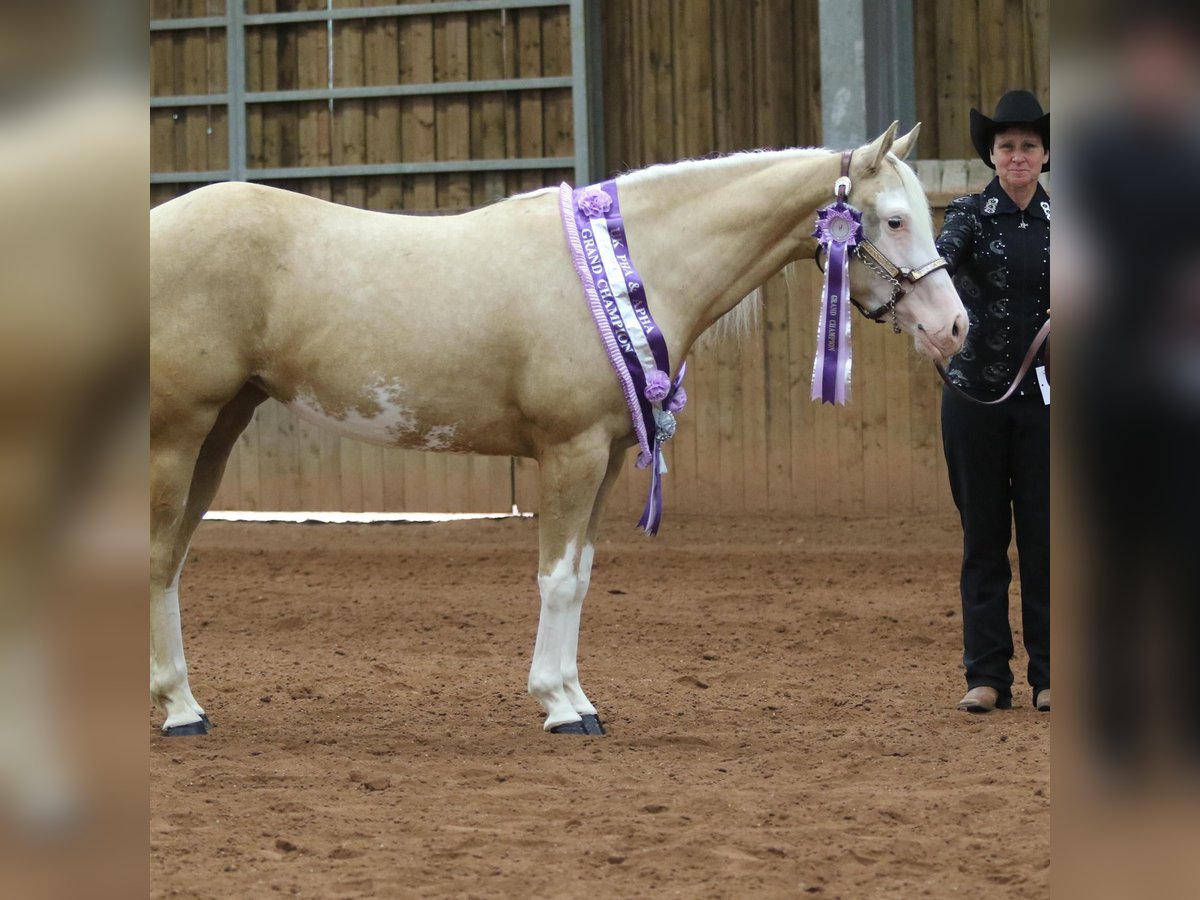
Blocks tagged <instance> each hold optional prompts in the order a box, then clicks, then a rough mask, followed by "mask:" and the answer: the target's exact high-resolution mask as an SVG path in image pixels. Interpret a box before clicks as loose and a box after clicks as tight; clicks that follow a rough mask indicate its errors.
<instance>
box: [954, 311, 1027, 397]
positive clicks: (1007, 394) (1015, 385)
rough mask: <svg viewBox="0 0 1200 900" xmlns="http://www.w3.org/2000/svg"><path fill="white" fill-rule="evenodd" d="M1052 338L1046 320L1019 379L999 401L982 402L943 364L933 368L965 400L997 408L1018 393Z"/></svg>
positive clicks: (1023, 361)
mask: <svg viewBox="0 0 1200 900" xmlns="http://www.w3.org/2000/svg"><path fill="white" fill-rule="evenodd" d="M1049 336H1050V320H1049V319H1046V321H1045V323H1044V324H1043V325H1042V327H1041V328H1040V329H1039V330H1038V333H1037V335H1036V336H1035V337H1034V339H1033V343H1032V344H1030V345H1029V350H1028V352H1026V354H1025V358H1024V359H1023V360H1021V368H1020V369H1018V370H1017V377H1016V378H1014V379H1013V383H1012V384H1010V385H1009V386H1008V390H1007V391H1005V392H1004V396H1002V397H1000V398H999V399H997V400H980V399H978V398H976V397H972V396H971V395H970V394H968V393H967V392H966V391H964V390H963V389H962V388H960V387H959V386H958V385H957V384H955V383H954V382H953V381H951V380H950V376H949V375H947V374H946V370H945V369H943V368H942V364H941V363H934V364H933V367H934V368H935V369H937V373H938V374H939V375H941V376H942V381H944V382H946V386H947V387H949V388H950V390H952V391H954V392H955V393H956V394H958V395H959V396H960V397H962V398H963V399H964V400H970V401H971V402H972V403H978V404H979V405H980V406H995V405H996V404H998V403H1003V402H1004V401H1005V400H1007V399H1008V398H1009V397H1011V396H1012V395H1013V393H1015V392H1016V390H1017V387H1018V386H1019V385H1020V384H1021V382H1022V381H1023V380H1024V378H1025V376H1026V375H1027V374H1028V373H1029V367H1030V366H1032V365H1033V360H1034V357H1036V356H1037V354H1038V351H1039V350H1041V349H1042V344H1044V343H1046V338H1048V337H1049Z"/></svg>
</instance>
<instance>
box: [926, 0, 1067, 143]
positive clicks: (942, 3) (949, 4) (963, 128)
mask: <svg viewBox="0 0 1200 900" xmlns="http://www.w3.org/2000/svg"><path fill="white" fill-rule="evenodd" d="M913 18H914V24H915V28H914V42H913V43H914V47H913V49H914V51H915V57H916V76H917V79H916V80H917V84H916V89H917V118H918V119H919V120H921V122H922V123H923V124H922V127H921V144H920V146H919V147H918V149H917V152H918V153H919V155H920V156H921V157H923V158H928V159H971V158H973V157H975V155H976V154H975V148H974V147H973V146H972V144H971V137H970V131H969V128H968V126H969V123H970V118H969V116H970V110H971V108H972V107H974V108H976V109H978V110H980V111H981V112H983V113H984V114H985V115H989V116H990V115H991V114H992V113H993V112H994V111H995V109H996V101H998V100H999V99H1000V97H1001V95H1002V94H1004V92H1005V91H1008V90H1012V89H1014V88H1024V89H1026V90H1031V91H1033V92H1034V93H1035V94H1037V96H1038V99H1039V100H1041V102H1042V106H1043V107H1044V108H1046V109H1049V108H1050V0H913Z"/></svg>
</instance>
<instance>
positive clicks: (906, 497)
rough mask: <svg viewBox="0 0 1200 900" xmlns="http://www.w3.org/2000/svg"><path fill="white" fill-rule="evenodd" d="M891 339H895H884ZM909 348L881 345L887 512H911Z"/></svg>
mask: <svg viewBox="0 0 1200 900" xmlns="http://www.w3.org/2000/svg"><path fill="white" fill-rule="evenodd" d="M888 337H892V338H895V337H896V335H888ZM910 352H911V350H910V348H909V345H908V343H907V342H906V341H904V340H899V339H896V340H886V339H885V343H884V365H885V373H884V379H885V383H886V385H887V389H886V394H887V473H888V512H889V513H904V512H909V511H911V510H912V508H913V493H912V408H911V404H910V400H909V389H910V382H909V375H908V365H909V353H910Z"/></svg>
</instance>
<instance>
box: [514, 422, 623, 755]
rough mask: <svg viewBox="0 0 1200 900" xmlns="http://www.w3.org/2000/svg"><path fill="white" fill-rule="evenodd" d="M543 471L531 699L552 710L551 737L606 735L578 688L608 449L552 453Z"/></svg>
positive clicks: (584, 440)
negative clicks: (579, 657)
mask: <svg viewBox="0 0 1200 900" xmlns="http://www.w3.org/2000/svg"><path fill="white" fill-rule="evenodd" d="M539 468H540V480H541V511H540V514H539V521H540V562H539V566H538V588H539V590H540V593H541V599H542V609H541V616H540V617H539V620H538V634H537V643H536V644H535V645H534V650H533V662H532V664H531V665H530V668H529V692H530V693H531V694H532V695H533V696H534V697H535V698H536V699H537V700H538V702H539V703H541V704H542V706H543V707H544V708H545V710H546V721H545V726H544V727H545V728H546V730H547V731H554V732H557V733H570V734H588V733H602V732H600V728H599V720H598V719H597V718H596V708H595V707H594V706H593V705H592V703H591V701H590V700H588V698H587V695H586V694H584V692H583V690H582V688H581V687H580V686H579V670H578V665H577V663H576V653H577V650H578V646H579V621H580V616H581V612H582V608H583V598H584V596H585V595H586V594H587V589H588V583H589V581H590V579H591V568H592V556H593V548H592V544H591V537H592V533H593V529H592V518H593V515H592V514H593V511H594V510H595V507H596V503H597V499H598V496H599V494H600V493H601V492H602V486H603V485H604V484H605V482H606V481H607V477H606V476H607V473H608V470H609V468H610V453H609V445H608V442H607V441H599V440H597V439H596V438H595V437H589V436H587V435H585V436H582V437H581V438H577V439H576V440H575V441H572V442H570V443H568V444H564V445H560V446H556V447H553V448H549V449H548V450H546V451H545V452H544V453H543V454H542V456H541V459H540V460H539ZM585 723H586V724H585Z"/></svg>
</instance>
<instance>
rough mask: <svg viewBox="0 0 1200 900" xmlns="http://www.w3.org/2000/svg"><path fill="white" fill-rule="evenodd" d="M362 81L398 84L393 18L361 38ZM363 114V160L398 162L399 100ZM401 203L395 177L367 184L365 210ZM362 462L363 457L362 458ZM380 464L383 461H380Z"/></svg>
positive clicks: (371, 25)
mask: <svg viewBox="0 0 1200 900" xmlns="http://www.w3.org/2000/svg"><path fill="white" fill-rule="evenodd" d="M363 80H364V83H365V84H369V85H394V84H399V83H400V23H399V22H398V21H397V20H396V19H388V18H378V19H370V20H368V22H367V23H366V25H365V33H364V35H363ZM364 109H365V113H366V123H365V129H366V144H367V146H366V161H367V162H368V163H372V164H378V163H394V162H399V161H400V159H401V158H402V157H401V151H400V101H399V100H398V99H397V98H395V97H381V98H378V99H375V100H368V101H366V103H365V105H364ZM402 203H403V191H402V189H401V180H400V178H399V177H398V176H391V175H388V176H384V175H380V176H376V177H374V178H371V179H370V180H369V181H368V183H367V197H366V207H367V209H374V210H384V211H394V210H397V209H399V208H400V206H401V204H402ZM364 461H365V457H364ZM378 462H379V464H380V465H382V463H383V460H382V458H380V459H379V461H378Z"/></svg>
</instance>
